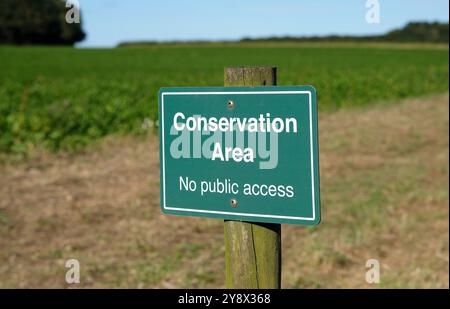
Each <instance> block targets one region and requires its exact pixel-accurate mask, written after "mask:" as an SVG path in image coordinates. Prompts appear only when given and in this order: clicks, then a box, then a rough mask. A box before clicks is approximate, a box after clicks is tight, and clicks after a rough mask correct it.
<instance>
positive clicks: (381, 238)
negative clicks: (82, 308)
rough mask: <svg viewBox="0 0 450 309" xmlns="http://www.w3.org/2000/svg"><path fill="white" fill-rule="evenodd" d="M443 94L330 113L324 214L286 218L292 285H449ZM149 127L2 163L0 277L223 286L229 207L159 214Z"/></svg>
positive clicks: (287, 274)
mask: <svg viewBox="0 0 450 309" xmlns="http://www.w3.org/2000/svg"><path fill="white" fill-rule="evenodd" d="M448 100H449V98H448V95H441V96H436V97H432V98H429V99H425V100H423V99H422V100H409V101H406V102H402V103H399V104H396V105H390V106H378V107H373V108H370V109H364V110H363V109H361V110H352V111H343V112H337V113H333V114H326V115H321V118H320V147H321V149H320V155H321V158H320V159H321V191H322V205H323V222H322V223H321V224H320V225H319V226H318V227H315V228H305V227H299V226H291V225H285V226H283V286H284V287H289V288H290V287H371V286H370V285H368V284H367V283H366V282H365V280H364V275H365V262H366V260H367V259H369V258H377V259H379V261H380V262H381V267H382V269H381V284H380V285H378V287H446V288H448V286H449V283H448V282H449V234H448V232H449V225H448V223H449V213H448V210H449V203H448V202H449V197H448V175H449V174H448V172H449V171H448V167H449V164H448V160H449V153H448V142H449V141H448V139H449V131H448V128H449V123H448V112H449V110H448ZM158 179H159V170H158V149H157V141H156V139H155V138H154V137H151V136H150V137H148V138H147V139H146V140H145V141H143V140H138V139H132V138H129V139H124V138H121V139H112V138H111V139H109V140H105V141H104V142H102V143H101V144H99V145H97V146H95V148H92V149H90V150H88V151H86V153H84V154H80V155H77V156H69V155H64V154H60V155H40V156H37V157H35V158H34V159H33V160H29V161H28V162H24V163H21V164H15V165H14V164H7V165H4V166H1V167H0V233H1V237H0V287H3V288H5V287H6V288H9V287H66V286H67V285H66V284H65V282H64V278H65V272H66V269H65V267H64V262H65V260H67V259H69V258H76V259H78V260H79V261H80V263H81V284H80V285H79V286H80V287H169V288H170V287H223V285H224V284H223V283H224V261H223V255H224V252H223V250H224V248H223V230H222V229H223V224H222V222H221V221H220V220H212V219H198V218H185V217H173V216H170V217H169V216H162V215H161V213H160V210H159V181H158Z"/></svg>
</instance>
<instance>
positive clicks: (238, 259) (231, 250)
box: [224, 67, 281, 289]
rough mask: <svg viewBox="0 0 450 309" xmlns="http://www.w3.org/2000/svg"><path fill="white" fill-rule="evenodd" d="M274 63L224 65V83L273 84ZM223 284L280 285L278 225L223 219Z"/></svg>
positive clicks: (279, 234)
mask: <svg viewBox="0 0 450 309" xmlns="http://www.w3.org/2000/svg"><path fill="white" fill-rule="evenodd" d="M276 81H277V75H276V68H275V67H237V68H225V76H224V85H225V86H274V85H276ZM224 236H225V272H226V287H227V288H234V289H258V288H260V289H279V288H280V286H281V225H280V224H269V223H251V222H241V221H227V220H226V221H225V222H224Z"/></svg>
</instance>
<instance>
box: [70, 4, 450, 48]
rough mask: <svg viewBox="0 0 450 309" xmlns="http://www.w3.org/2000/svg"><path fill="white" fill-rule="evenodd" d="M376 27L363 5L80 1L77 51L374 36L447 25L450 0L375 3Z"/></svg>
mask: <svg viewBox="0 0 450 309" xmlns="http://www.w3.org/2000/svg"><path fill="white" fill-rule="evenodd" d="M378 1H379V3H380V23H379V24H368V23H366V21H365V15H366V11H367V9H366V7H365V4H366V0H340V1H339V0H309V1H305V0H297V1H295V0H159V1H154V0H79V3H80V7H81V12H82V22H83V27H84V29H85V31H86V33H87V39H86V40H85V41H84V42H82V43H80V44H79V45H78V46H80V47H113V46H115V45H117V44H118V43H120V42H123V41H138V40H158V41H167V40H194V39H208V40H223V39H227V40H228V39H239V38H242V37H266V36H272V35H276V36H283V35H292V36H309V35H328V34H355V35H363V34H378V33H383V32H386V31H388V30H391V29H393V28H396V27H401V26H403V25H405V24H406V23H407V22H408V21H412V20H427V21H435V20H438V21H446V22H448V19H449V18H448V10H449V2H448V0H378Z"/></svg>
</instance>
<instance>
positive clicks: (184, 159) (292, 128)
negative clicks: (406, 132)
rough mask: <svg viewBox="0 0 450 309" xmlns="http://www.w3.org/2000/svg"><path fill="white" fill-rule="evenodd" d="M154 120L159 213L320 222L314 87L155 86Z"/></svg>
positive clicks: (308, 223) (270, 220)
mask: <svg viewBox="0 0 450 309" xmlns="http://www.w3.org/2000/svg"><path fill="white" fill-rule="evenodd" d="M159 124H160V173H161V178H160V180H161V181H160V183H161V209H162V211H163V213H165V214H174V215H185V216H196V217H212V218H222V219H230V220H242V221H255V222H271V223H291V224H306V225H315V224H318V223H319V221H320V195H319V160H318V159H319V158H318V143H317V102H316V92H315V89H314V88H313V87H310V86H289V87H214V88H209V87H208V88H162V89H161V90H160V91H159Z"/></svg>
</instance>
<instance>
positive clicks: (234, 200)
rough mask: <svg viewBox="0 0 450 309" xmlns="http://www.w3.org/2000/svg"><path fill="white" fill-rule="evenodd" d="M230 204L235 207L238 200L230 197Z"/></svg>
mask: <svg viewBox="0 0 450 309" xmlns="http://www.w3.org/2000/svg"><path fill="white" fill-rule="evenodd" d="M230 205H231V207H233V208H236V207H237V205H238V201H237V200H236V199H235V198H232V199H231V201H230Z"/></svg>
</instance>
